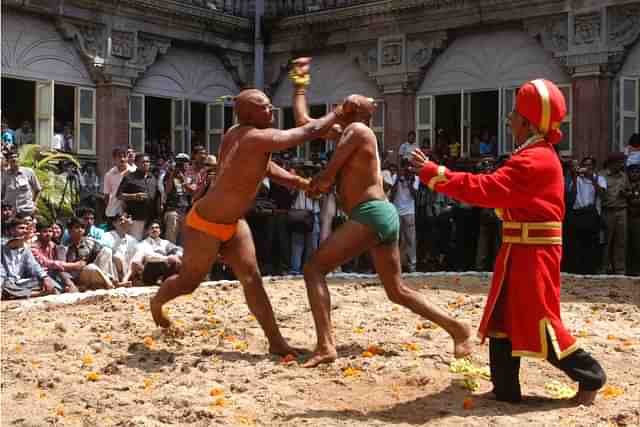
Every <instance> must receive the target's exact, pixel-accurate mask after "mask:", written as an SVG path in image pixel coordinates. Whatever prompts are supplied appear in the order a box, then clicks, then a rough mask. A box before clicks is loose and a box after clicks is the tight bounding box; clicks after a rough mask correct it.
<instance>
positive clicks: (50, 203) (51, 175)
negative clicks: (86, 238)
mask: <svg viewBox="0 0 640 427" xmlns="http://www.w3.org/2000/svg"><path fill="white" fill-rule="evenodd" d="M18 159H19V163H20V166H25V167H29V168H31V169H33V172H34V173H35V174H36V176H37V177H38V181H40V185H41V187H42V192H41V193H40V197H39V198H38V215H40V216H42V217H44V218H46V219H47V220H48V221H57V220H58V219H59V218H68V217H70V216H72V215H73V208H74V205H75V204H76V203H77V200H75V196H76V194H77V193H75V194H74V191H75V190H74V191H70V189H69V188H68V187H67V188H66V189H65V185H68V184H67V176H68V175H67V174H66V173H61V172H60V167H59V164H60V163H62V162H71V163H72V164H74V165H75V166H76V167H77V168H80V163H79V162H78V160H77V159H76V158H75V157H74V156H72V155H71V154H66V153H57V152H53V153H51V152H42V151H41V147H40V146H39V145H35V144H32V145H24V146H22V147H21V149H20V153H19V158H18Z"/></svg>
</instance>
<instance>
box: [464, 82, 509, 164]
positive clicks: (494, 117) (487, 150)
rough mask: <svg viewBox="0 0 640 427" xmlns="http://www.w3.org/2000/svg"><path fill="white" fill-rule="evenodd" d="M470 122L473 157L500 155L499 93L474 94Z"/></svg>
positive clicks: (467, 125) (468, 126) (471, 95)
mask: <svg viewBox="0 0 640 427" xmlns="http://www.w3.org/2000/svg"><path fill="white" fill-rule="evenodd" d="M470 98H471V99H470V101H471V104H470V108H471V111H470V115H469V117H470V120H469V121H468V123H465V126H466V129H468V131H467V132H468V135H467V140H468V141H469V142H470V145H469V154H470V156H471V157H483V156H496V155H497V154H498V125H499V121H500V118H499V117H498V115H499V110H500V105H499V99H500V97H499V92H498V91H497V90H492V91H487V92H473V93H471V94H470Z"/></svg>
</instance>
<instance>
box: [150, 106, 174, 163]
mask: <svg viewBox="0 0 640 427" xmlns="http://www.w3.org/2000/svg"><path fill="white" fill-rule="evenodd" d="M144 100H145V103H144V108H145V119H146V120H145V144H144V151H145V153H147V154H150V155H152V156H154V157H156V158H157V157H168V156H169V154H170V153H169V151H170V150H171V144H170V141H171V99H169V98H157V97H154V96H146V97H145V98H144Z"/></svg>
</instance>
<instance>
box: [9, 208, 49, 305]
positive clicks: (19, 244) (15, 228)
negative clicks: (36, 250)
mask: <svg viewBox="0 0 640 427" xmlns="http://www.w3.org/2000/svg"><path fill="white" fill-rule="evenodd" d="M28 227H29V226H28V224H27V223H26V222H25V221H24V220H22V219H19V218H18V219H14V220H13V222H11V224H10V225H9V230H10V237H9V240H8V241H7V242H6V243H5V244H3V245H2V248H1V250H0V252H1V253H2V262H0V287H1V288H2V296H1V298H2V299H14V298H29V297H32V296H40V295H45V294H56V293H58V290H57V289H56V283H55V282H54V281H53V280H52V279H51V278H50V277H49V276H47V273H46V272H45V271H44V269H43V268H42V267H41V266H40V264H38V262H37V261H36V259H35V257H34V256H33V253H31V249H30V248H28V247H26V246H25V241H24V238H25V235H26V233H27V229H28Z"/></svg>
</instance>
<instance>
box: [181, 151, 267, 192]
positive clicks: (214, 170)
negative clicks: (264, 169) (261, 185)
mask: <svg viewBox="0 0 640 427" xmlns="http://www.w3.org/2000/svg"><path fill="white" fill-rule="evenodd" d="M204 167H205V171H204V172H203V174H204V182H202V183H201V184H200V185H198V188H197V189H196V192H195V193H193V196H192V198H193V203H195V202H196V201H197V200H199V199H200V198H202V196H204V195H205V194H207V191H208V190H209V187H211V185H213V184H214V183H215V182H216V176H217V174H218V159H217V158H216V156H214V155H213V154H209V155H207V157H206V158H205V160H204ZM265 180H266V182H269V179H268V178H265Z"/></svg>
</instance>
